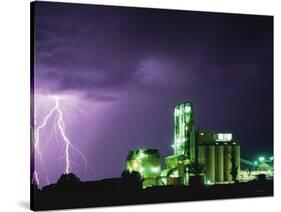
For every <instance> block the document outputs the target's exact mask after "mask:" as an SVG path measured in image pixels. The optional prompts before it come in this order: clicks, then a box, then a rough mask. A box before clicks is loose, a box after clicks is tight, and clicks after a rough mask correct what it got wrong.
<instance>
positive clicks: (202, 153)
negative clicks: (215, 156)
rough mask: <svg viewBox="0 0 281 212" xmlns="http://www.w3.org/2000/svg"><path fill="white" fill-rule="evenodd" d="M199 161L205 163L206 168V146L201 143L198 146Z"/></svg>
mask: <svg viewBox="0 0 281 212" xmlns="http://www.w3.org/2000/svg"><path fill="white" fill-rule="evenodd" d="M198 162H199V163H201V164H202V165H204V167H205V168H206V146H205V145H199V146H198Z"/></svg>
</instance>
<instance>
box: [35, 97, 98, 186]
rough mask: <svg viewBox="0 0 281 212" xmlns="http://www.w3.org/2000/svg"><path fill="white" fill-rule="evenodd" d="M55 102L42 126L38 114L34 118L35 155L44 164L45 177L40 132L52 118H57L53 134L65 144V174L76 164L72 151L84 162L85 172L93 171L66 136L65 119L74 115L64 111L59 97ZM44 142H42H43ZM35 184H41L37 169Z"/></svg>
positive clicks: (84, 157)
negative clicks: (72, 158)
mask: <svg viewBox="0 0 281 212" xmlns="http://www.w3.org/2000/svg"><path fill="white" fill-rule="evenodd" d="M54 100H55V104H54V106H53V107H52V108H51V109H50V111H49V113H48V114H47V115H46V116H45V117H44V119H43V121H42V123H41V124H39V125H38V124H37V114H36V111H35V118H34V125H35V126H37V125H38V126H37V127H35V129H34V150H35V153H36V154H37V155H38V156H39V161H40V163H41V164H42V167H43V170H44V172H45V175H46V169H45V165H44V163H43V158H42V151H41V149H40V132H41V130H42V129H44V128H45V127H46V126H47V124H48V123H49V122H50V118H51V117H53V116H55V115H56V116H55V119H54V120H55V121H54V129H53V132H55V138H56V140H57V141H60V142H62V143H63V144H64V156H63V158H64V161H65V169H64V172H65V173H66V174H69V173H70V172H71V171H72V166H71V165H72V164H75V163H74V162H73V161H72V160H71V159H70V158H71V157H70V153H71V152H70V151H71V150H72V151H73V152H75V153H76V154H78V155H79V156H80V157H81V158H82V160H83V162H84V165H85V166H84V167H85V169H84V172H86V171H87V169H88V168H90V169H91V170H93V168H92V167H91V166H90V165H89V163H88V161H87V158H86V156H85V155H84V154H83V153H82V152H81V151H80V150H79V149H78V148H77V147H76V146H74V145H73V144H72V143H71V141H70V139H69V137H68V136H67V134H66V130H65V126H66V124H65V118H67V115H72V114H69V113H68V112H66V111H65V110H64V109H63V106H62V104H61V102H60V98H59V97H58V96H55V97H54ZM72 116H74V115H72ZM58 134H60V136H61V137H60V138H61V139H58ZM41 142H42V141H41ZM45 178H46V181H47V184H49V179H48V177H47V176H45ZM33 182H35V183H36V184H37V185H39V184H40V182H39V178H38V173H37V171H36V169H35V170H34V173H33Z"/></svg>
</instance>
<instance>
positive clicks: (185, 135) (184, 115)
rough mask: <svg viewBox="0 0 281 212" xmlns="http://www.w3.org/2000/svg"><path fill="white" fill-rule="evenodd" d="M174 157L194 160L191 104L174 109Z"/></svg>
mask: <svg viewBox="0 0 281 212" xmlns="http://www.w3.org/2000/svg"><path fill="white" fill-rule="evenodd" d="M172 147H173V149H174V155H175V156H179V155H184V156H186V157H188V158H189V159H194V126H193V107H192V104H191V103H190V102H187V103H183V104H179V105H177V106H176V107H175V109H174V144H173V145H172Z"/></svg>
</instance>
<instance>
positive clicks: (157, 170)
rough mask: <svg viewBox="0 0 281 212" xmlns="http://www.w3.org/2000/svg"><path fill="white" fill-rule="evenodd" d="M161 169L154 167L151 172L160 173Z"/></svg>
mask: <svg viewBox="0 0 281 212" xmlns="http://www.w3.org/2000/svg"><path fill="white" fill-rule="evenodd" d="M159 171H160V168H159V167H152V168H151V172H153V173H158V172H159Z"/></svg>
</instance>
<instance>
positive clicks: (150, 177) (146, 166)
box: [126, 149, 161, 188]
mask: <svg viewBox="0 0 281 212" xmlns="http://www.w3.org/2000/svg"><path fill="white" fill-rule="evenodd" d="M126 167H127V170H129V171H130V172H132V171H136V172H139V173H140V175H141V177H142V178H143V187H144V188H146V187H149V186H155V185H157V184H158V183H157V182H158V177H159V176H160V173H161V161H160V154H159V151H158V150H157V149H137V150H132V151H130V152H129V154H128V156H127V160H126Z"/></svg>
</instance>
